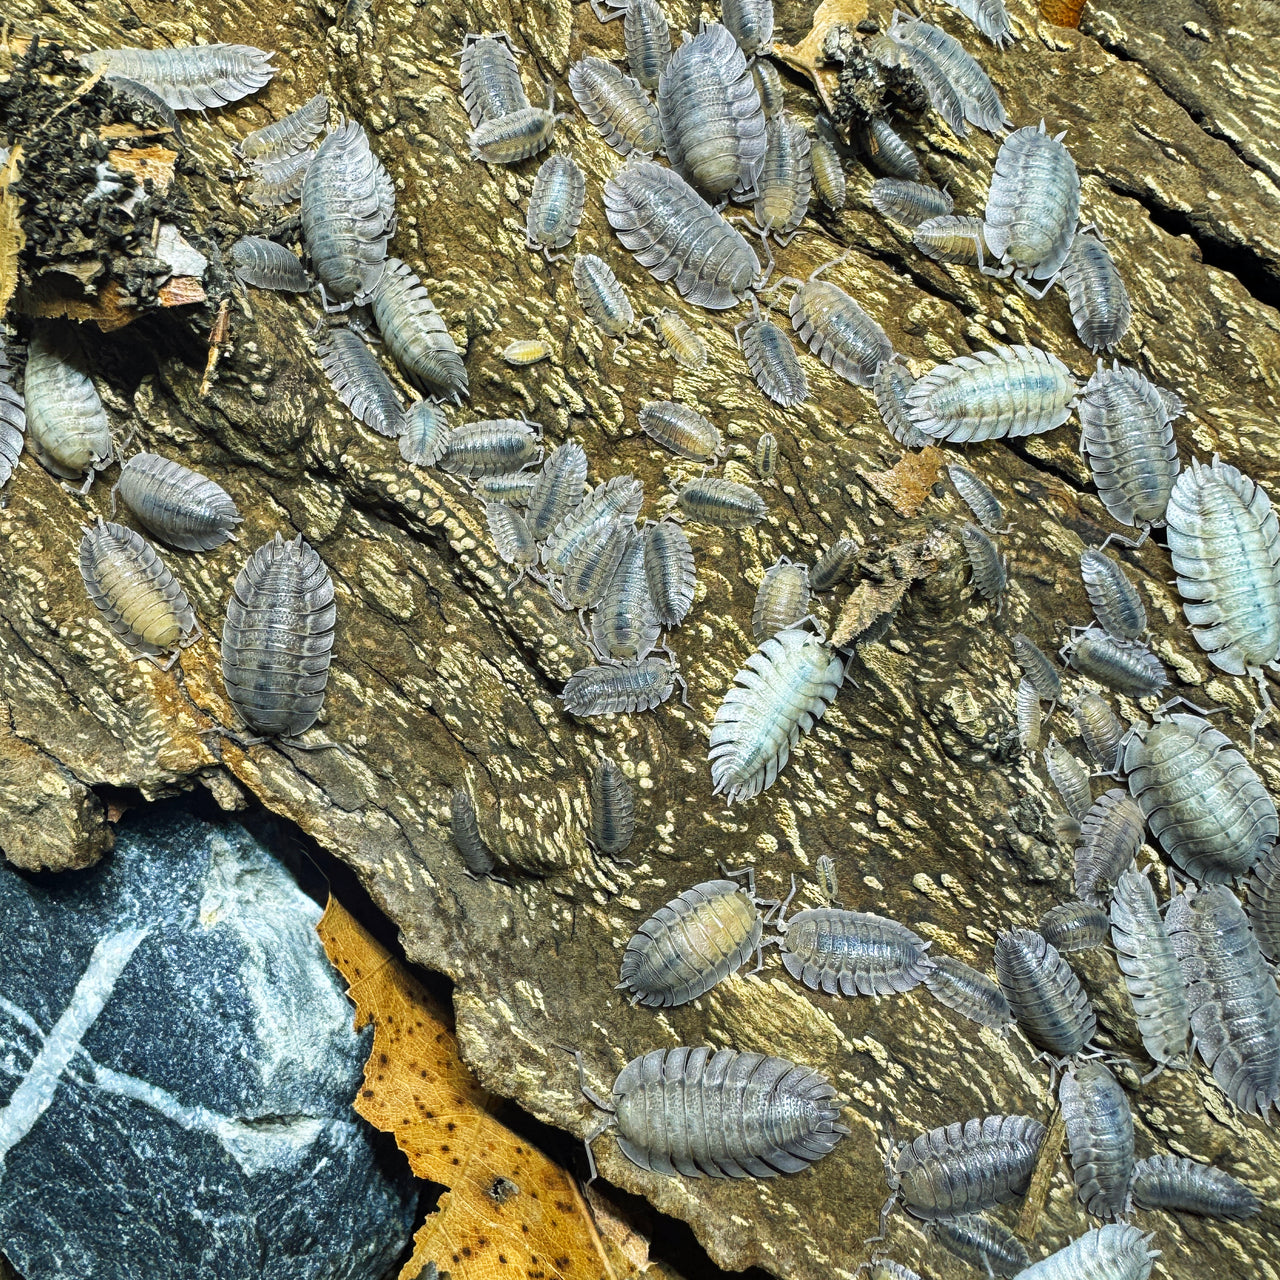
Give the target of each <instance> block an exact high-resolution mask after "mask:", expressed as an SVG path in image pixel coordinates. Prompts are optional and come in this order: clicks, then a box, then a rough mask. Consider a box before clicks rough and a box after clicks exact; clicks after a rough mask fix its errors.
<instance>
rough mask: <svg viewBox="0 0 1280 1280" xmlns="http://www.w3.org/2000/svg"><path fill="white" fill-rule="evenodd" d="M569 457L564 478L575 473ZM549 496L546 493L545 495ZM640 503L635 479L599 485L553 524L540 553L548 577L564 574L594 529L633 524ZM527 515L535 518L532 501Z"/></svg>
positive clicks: (641, 490)
mask: <svg viewBox="0 0 1280 1280" xmlns="http://www.w3.org/2000/svg"><path fill="white" fill-rule="evenodd" d="M573 457H574V455H571V454H570V455H566V461H565V463H564V466H565V468H566V472H567V474H568V475H576V473H577V467H576V464H573V465H572V468H571V459H572V458H573ZM550 493H551V490H550V489H549V490H548V494H550ZM580 493H581V486H579V488H578V493H577V494H575V495H574V496H575V497H577V496H578V495H579V494H580ZM535 499H536V496H535ZM643 502H644V485H643V484H641V483H640V481H639V480H637V479H636V478H635V476H625V475H624V476H614V477H613V478H612V479H610V480H606V481H605V482H604V483H603V484H598V485H596V487H595V488H594V489H592V491H591V492H590V493H589V494H587V496H586V497H585V498H583V499H582V500H581V501H579V502H577V503H576V504H575V505H574V506H572V507H571V508H570V509H569V511H568V513H567V514H566V515H564V516H562V517H561V518H560V520H559V521H558V522H557V523H556V525H555V526H554V528H553V529H552V531H551V536H550V538H548V539H547V545H546V546H545V547H544V548H543V549H542V562H543V564H545V565H546V566H547V569H548V571H549V572H551V573H552V574H560V573H564V571H565V570H566V569H567V568H568V567H569V561H570V560H571V559H572V558H573V557H574V555H575V554H576V553H577V550H578V548H579V547H581V546H582V545H583V543H585V542H586V541H587V540H588V539H589V538H590V537H592V536H593V535H594V534H595V532H596V531H597V530H598V529H601V528H603V527H604V526H605V525H607V524H611V523H612V522H613V521H614V520H622V521H624V522H626V523H628V524H631V523H633V522H634V521H635V518H636V516H637V515H639V514H640V506H641V504H642V503H643ZM529 511H530V515H531V516H533V515H534V514H535V512H534V501H533V500H531V501H530V504H529Z"/></svg>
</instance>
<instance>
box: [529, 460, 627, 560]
mask: <svg viewBox="0 0 1280 1280" xmlns="http://www.w3.org/2000/svg"><path fill="white" fill-rule="evenodd" d="M586 482H587V455H586V453H585V451H584V450H583V448H582V446H581V445H580V444H579V443H578V442H577V441H576V440H566V441H565V443H564V444H562V445H559V446H558V447H557V448H555V449H554V450H553V451H552V453H551V456H550V457H549V458H547V460H546V462H544V463H543V464H542V470H541V471H539V472H538V474H537V478H536V479H535V480H534V481H533V486H532V488H531V489H530V490H529V501H528V507H529V511H528V517H527V518H528V521H529V532H530V533H531V534H533V536H534V538H535V539H536V540H537V541H538V542H545V541H546V540H547V538H549V537H550V536H551V533H552V531H553V530H554V529H555V527H556V525H558V524H559V523H560V521H561V520H563V519H564V518H565V516H567V515H568V514H569V512H570V511H572V510H573V508H574V507H576V506H578V504H579V503H580V502H581V501H582V486H583V485H584V484H586ZM636 510H637V511H639V504H637V505H636Z"/></svg>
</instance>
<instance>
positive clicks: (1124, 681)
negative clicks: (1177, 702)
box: [1061, 630, 1169, 698]
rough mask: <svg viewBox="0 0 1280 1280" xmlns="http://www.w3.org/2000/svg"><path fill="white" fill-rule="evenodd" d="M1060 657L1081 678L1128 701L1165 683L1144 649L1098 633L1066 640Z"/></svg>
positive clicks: (1157, 663)
mask: <svg viewBox="0 0 1280 1280" xmlns="http://www.w3.org/2000/svg"><path fill="white" fill-rule="evenodd" d="M1061 654H1062V657H1063V658H1064V659H1065V661H1066V662H1067V664H1068V665H1069V666H1072V667H1074V668H1075V669H1076V670H1077V671H1079V672H1080V673H1081V675H1085V676H1088V677H1089V678H1090V679H1093V680H1096V681H1098V683H1099V684H1104V685H1106V686H1107V688H1108V689H1114V690H1115V691H1116V692H1117V693H1123V694H1126V695H1127V696H1128V697H1130V698H1146V697H1149V696H1150V695H1151V694H1153V693H1159V692H1160V690H1161V689H1163V688H1164V687H1165V685H1167V684H1168V683H1169V677H1168V676H1167V675H1165V670H1164V667H1163V665H1162V664H1161V662H1160V659H1159V658H1157V657H1156V655H1155V654H1154V653H1152V652H1151V650H1150V649H1148V648H1147V647H1146V645H1143V644H1135V643H1133V642H1132V641H1129V640H1113V639H1112V638H1111V637H1110V636H1109V635H1107V634H1106V633H1105V632H1104V631H1101V630H1097V631H1095V630H1088V631H1085V632H1084V633H1083V634H1082V635H1079V636H1076V637H1075V639H1073V640H1069V641H1068V642H1067V643H1066V644H1064V645H1063V646H1062V649H1061Z"/></svg>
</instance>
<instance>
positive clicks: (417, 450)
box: [400, 400, 505, 497]
mask: <svg viewBox="0 0 1280 1280" xmlns="http://www.w3.org/2000/svg"><path fill="white" fill-rule="evenodd" d="M448 439H449V420H448V418H446V417H445V416H444V411H443V410H442V409H441V408H440V406H439V405H437V404H433V403H432V402H431V401H430V400H415V401H414V402H413V403H412V404H411V405H410V406H409V407H408V408H407V409H406V410H405V414H404V421H403V423H402V424H401V432H400V456H401V457H402V458H403V459H404V460H405V461H406V462H408V463H411V464H412V465H413V466H415V467H434V466H435V465H436V463H437V462H439V461H440V459H441V458H443V457H444V451H445V447H446V444H447V442H448ZM493 496H495V497H505V495H501V496H500V495H493Z"/></svg>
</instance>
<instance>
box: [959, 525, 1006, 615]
mask: <svg viewBox="0 0 1280 1280" xmlns="http://www.w3.org/2000/svg"><path fill="white" fill-rule="evenodd" d="M960 541H961V543H962V544H963V546H964V550H965V555H967V556H968V557H969V570H970V572H971V574H972V579H971V581H972V584H973V587H974V590H975V591H977V593H978V594H979V595H980V596H982V598H983V599H984V600H994V601H995V602H996V612H997V613H1000V612H1001V611H1002V610H1003V609H1004V592H1005V587H1006V586H1008V582H1009V579H1008V574H1007V572H1006V571H1005V565H1004V557H1003V556H1001V554H1000V550H999V548H998V547H997V546H996V544H995V543H994V542H992V541H991V539H990V538H989V537H988V536H987V535H986V534H985V533H984V532H983V531H982V530H981V529H979V528H978V526H977V525H976V524H974V523H973V522H972V521H969V522H968V523H967V524H965V526H964V527H963V528H962V529H961V530H960Z"/></svg>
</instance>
